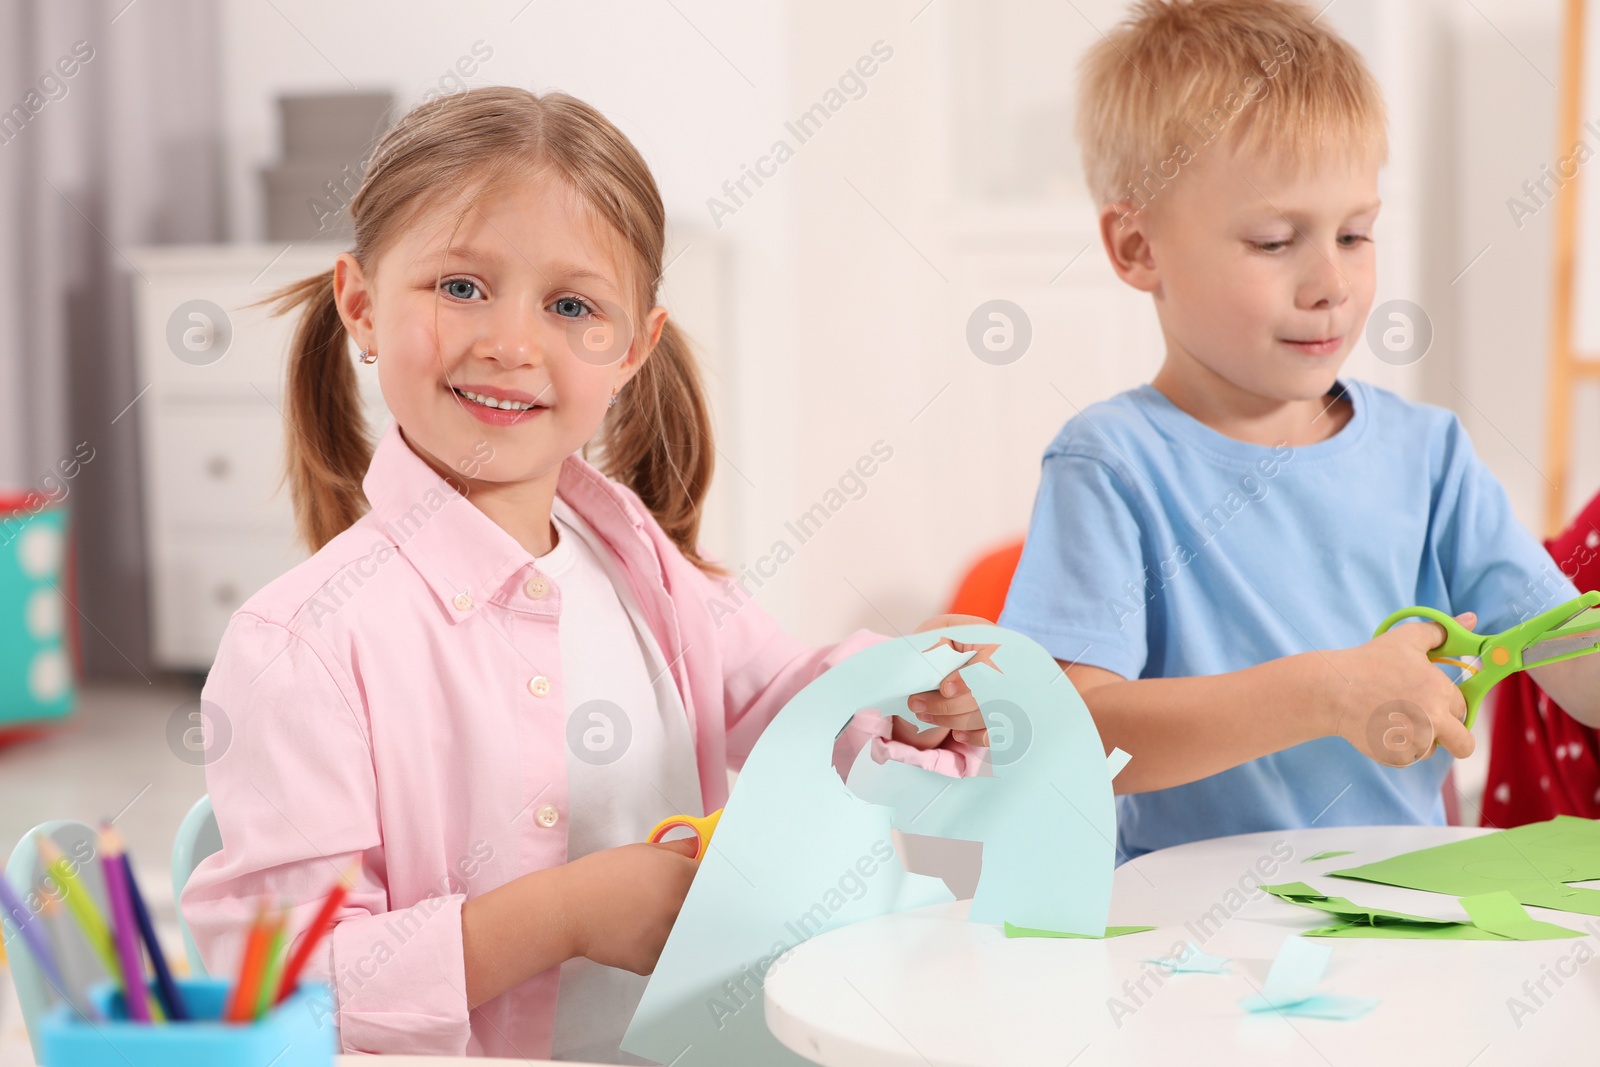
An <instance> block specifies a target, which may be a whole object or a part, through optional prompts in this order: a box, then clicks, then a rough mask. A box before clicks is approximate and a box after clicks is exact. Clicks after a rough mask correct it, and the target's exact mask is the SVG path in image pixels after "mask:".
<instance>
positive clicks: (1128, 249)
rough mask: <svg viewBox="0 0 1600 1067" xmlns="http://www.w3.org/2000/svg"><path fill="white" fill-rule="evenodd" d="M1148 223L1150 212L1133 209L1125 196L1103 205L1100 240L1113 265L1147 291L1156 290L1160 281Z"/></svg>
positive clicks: (1140, 288) (1130, 280)
mask: <svg viewBox="0 0 1600 1067" xmlns="http://www.w3.org/2000/svg"><path fill="white" fill-rule="evenodd" d="M1149 225H1150V218H1149V215H1148V213H1145V212H1135V211H1133V210H1132V205H1131V204H1129V203H1128V201H1126V200H1117V201H1113V202H1112V203H1109V204H1107V205H1106V206H1105V207H1103V208H1101V209H1100V243H1101V244H1102V245H1104V246H1105V250H1106V256H1107V258H1109V259H1110V260H1111V269H1112V270H1114V271H1116V272H1117V277H1119V278H1121V279H1122V280H1123V281H1125V282H1127V283H1128V284H1129V285H1131V286H1133V287H1134V288H1135V289H1138V290H1139V291H1140V292H1144V293H1151V292H1154V291H1155V290H1156V288H1157V287H1158V286H1159V285H1160V284H1161V275H1160V272H1159V271H1158V270H1157V269H1156V261H1155V256H1154V254H1153V253H1152V250H1151V247H1150V235H1149Z"/></svg>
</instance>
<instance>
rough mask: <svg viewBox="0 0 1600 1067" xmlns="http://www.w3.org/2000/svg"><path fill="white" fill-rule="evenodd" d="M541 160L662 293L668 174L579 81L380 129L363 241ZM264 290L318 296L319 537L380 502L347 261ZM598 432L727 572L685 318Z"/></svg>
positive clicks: (289, 297) (622, 470) (384, 241)
mask: <svg viewBox="0 0 1600 1067" xmlns="http://www.w3.org/2000/svg"><path fill="white" fill-rule="evenodd" d="M536 173H537V174H549V175H553V176H555V177H557V178H559V179H560V180H561V181H563V182H565V183H566V184H567V185H568V186H569V187H570V188H571V190H572V191H573V192H574V193H576V194H577V196H578V197H579V198H580V200H581V201H582V202H583V203H584V204H585V205H586V206H587V207H588V208H589V209H590V210H592V211H593V212H594V213H595V215H596V216H597V217H598V218H599V219H601V220H604V222H605V223H606V224H607V225H608V226H609V227H610V228H611V229H612V230H614V231H615V232H616V234H617V235H618V236H620V237H621V239H622V241H621V243H622V244H623V245H624V246H625V247H626V248H627V249H628V250H629V253H630V255H631V266H632V267H633V270H632V271H631V274H632V276H633V277H634V279H636V287H637V289H638V292H637V293H636V294H635V304H636V308H637V310H639V311H644V310H646V309H648V308H650V307H653V306H654V305H655V304H656V302H657V301H656V290H657V286H658V285H659V283H660V278H661V260H662V252H663V246H664V244H665V226H666V213H665V211H664V209H663V208H662V205H661V194H660V193H659V192H658V191H657V189H656V183H655V179H654V178H652V177H651V175H650V169H649V168H648V167H647V166H646V165H645V162H644V159H643V158H642V157H640V155H639V152H638V150H637V149H635V148H634V146H633V144H632V143H631V142H630V141H629V140H628V139H627V137H625V136H624V135H623V134H622V131H620V130H618V129H617V128H616V127H615V126H613V125H612V124H611V122H610V121H609V120H608V119H606V117H605V116H604V115H602V114H600V112H598V111H596V110H595V109H594V108H592V107H590V106H589V105H588V104H585V103H584V102H583V101H581V100H577V99H574V98H573V97H570V96H567V95H566V94H564V93H546V94H544V95H543V96H538V95H535V94H533V93H531V92H528V91H527V90H526V89H518V88H514V87H511V86H491V87H486V88H481V89H472V90H469V91H466V92H461V93H456V94H452V95H449V96H444V97H441V98H439V99H437V100H432V101H429V102H427V103H424V104H422V105H420V106H418V107H417V108H415V109H413V110H412V111H411V112H410V113H409V114H407V115H406V116H405V117H404V118H403V119H401V120H400V122H399V123H397V124H396V125H395V126H394V127H393V128H392V129H390V130H389V132H388V133H386V134H385V135H384V136H383V138H382V139H381V140H380V141H379V142H378V145H377V147H376V149H374V151H373V154H372V159H371V162H370V164H369V166H368V168H367V172H366V174H365V176H364V178H363V180H362V182H361V188H360V189H359V190H358V191H357V192H356V195H355V197H354V198H353V199H352V200H351V201H350V214H351V217H352V220H353V222H354V223H355V247H354V248H352V249H351V254H352V255H354V256H355V258H356V259H357V261H359V262H360V263H361V265H362V268H363V269H364V270H366V271H369V272H370V271H372V270H373V269H374V268H375V266H376V265H377V261H378V257H379V255H381V254H382V252H383V250H384V249H385V248H386V247H387V245H388V244H389V242H391V241H392V240H393V239H394V238H395V237H396V235H397V234H398V233H399V232H400V231H401V229H402V228H403V227H404V226H405V225H406V224H408V223H409V222H410V221H412V220H413V219H415V218H416V217H417V216H418V214H419V213H420V212H422V211H423V210H425V209H426V208H428V207H429V206H431V205H432V204H433V203H434V202H435V200H436V199H437V197H438V196H439V195H440V194H441V192H446V193H448V192H454V191H459V190H463V189H469V188H474V187H475V188H476V192H475V194H474V196H473V198H472V201H473V202H475V201H476V200H477V199H478V198H480V197H482V196H483V195H484V194H485V193H486V192H488V191H490V190H492V189H495V188H498V187H502V186H506V185H510V184H513V183H515V182H517V181H520V180H526V179H527V178H528V177H529V176H530V175H532V174H536ZM471 208H472V202H469V203H468V204H467V206H466V207H465V208H463V209H462V211H461V212H460V214H459V215H458V216H457V218H456V225H457V226H458V227H459V225H460V223H461V220H462V219H463V218H465V216H466V214H467V212H468V211H470V210H471ZM442 269H443V266H442V264H441V271H442ZM441 277H442V274H441ZM261 303H263V304H272V305H273V311H274V314H278V315H282V314H285V313H287V312H289V311H292V310H294V309H296V308H301V307H303V308H304V309H305V311H304V315H303V316H302V317H301V319H300V323H299V326H298V327H297V329H296V330H295V334H294V340H293V342H292V344H291V346H290V350H289V382H288V403H289V408H288V411H287V413H286V418H287V421H288V423H289V426H288V433H287V434H286V435H285V436H286V438H287V443H288V471H287V478H288V481H289V483H290V488H291V492H292V494H293V499H294V510H295V525H296V528H297V531H298V533H299V536H300V538H301V540H303V541H304V542H305V543H306V545H307V546H308V547H309V548H310V550H311V551H313V552H315V551H316V550H318V549H319V548H321V547H322V546H323V545H325V544H327V543H328V541H330V540H331V539H332V538H333V537H334V536H336V535H337V534H339V533H340V532H341V531H343V530H344V529H346V528H347V527H349V526H350V524H351V523H353V522H355V521H356V520H357V519H358V518H360V517H361V516H362V514H364V513H365V512H366V510H367V507H368V505H367V499H366V494H365V493H364V492H363V491H362V488H361V481H362V478H363V477H364V476H365V475H366V471H367V466H368V465H369V464H370V463H371V461H372V450H373V442H372V439H371V437H370V436H369V434H368V431H367V426H366V421H365V419H364V418H363V417H362V414H361V405H360V396H359V394H358V391H357V385H356V373H355V368H354V366H353V365H352V361H351V358H350V353H349V347H348V338H347V336H346V333H345V328H344V322H343V321H342V320H341V319H340V318H339V311H338V308H337V306H336V305H335V303H334V295H333V270H332V269H331V268H330V269H329V270H327V271H325V272H323V273H322V274H317V275H314V276H312V277H310V278H305V279H303V280H301V281H299V282H296V283H294V284H292V285H288V286H285V287H284V288H282V289H280V290H278V291H276V292H274V293H273V294H272V295H271V296H269V297H268V298H267V299H266V300H263V301H261ZM595 444H597V445H598V447H599V450H600V457H599V461H598V462H599V466H600V468H601V470H603V471H604V472H605V473H606V474H607V476H609V477H611V478H614V479H616V480H617V481H619V482H621V483H623V484H624V485H626V486H628V487H629V488H630V489H632V490H633V491H634V492H635V493H637V494H638V495H639V497H640V499H642V500H643V501H644V504H645V506H646V507H648V508H649V509H650V512H651V514H653V515H654V516H655V518H656V521H657V522H658V523H660V525H661V528H662V529H663V530H664V531H665V532H666V533H667V535H668V536H669V537H671V538H672V541H673V543H674V544H675V545H677V547H678V549H679V550H680V551H681V552H682V553H683V554H684V556H685V557H687V558H688V559H689V560H691V561H692V562H694V563H695V564H696V565H697V566H699V567H700V568H701V569H702V570H705V571H707V572H709V573H721V571H720V569H719V568H717V567H715V566H713V565H712V564H710V563H708V562H707V561H706V560H704V559H702V558H701V557H700V554H699V549H698V545H697V543H696V542H697V536H698V531H699V527H700V506H701V504H702V503H703V502H704V500H705V495H706V491H707V489H708V488H709V487H710V484H711V472H712V464H713V459H714V455H715V453H714V451H713V449H712V444H711V420H710V416H709V414H708V411H707V407H706V402H705V396H704V392H703V389H702V387H701V384H700V375H699V371H698V369H697V367H696V365H695V359H694V353H693V351H692V350H691V349H690V347H689V344H688V341H687V340H686V339H685V338H684V336H683V334H682V333H681V332H680V331H679V330H678V328H677V327H676V326H675V325H674V324H673V322H672V320H671V319H670V318H669V319H668V320H667V322H666V325H665V326H663V328H662V330H661V337H660V339H659V341H658V342H657V343H656V346H655V350H654V351H653V353H652V354H651V356H650V358H649V359H647V360H646V361H645V362H644V365H643V366H642V367H641V368H640V369H639V371H638V372H637V373H636V374H635V376H634V378H633V379H632V380H631V381H630V382H629V384H628V387H627V388H625V389H624V390H622V392H621V394H620V395H619V396H618V398H617V403H616V406H615V407H613V408H611V409H610V411H608V412H607V414H606V418H605V421H604V422H603V423H602V424H601V427H600V432H599V434H598V435H597V437H596V440H595Z"/></svg>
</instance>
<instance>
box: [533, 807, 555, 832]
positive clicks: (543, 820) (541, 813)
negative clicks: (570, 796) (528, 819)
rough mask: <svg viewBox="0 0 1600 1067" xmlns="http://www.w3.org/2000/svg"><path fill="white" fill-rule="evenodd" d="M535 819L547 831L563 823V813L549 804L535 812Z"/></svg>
mask: <svg viewBox="0 0 1600 1067" xmlns="http://www.w3.org/2000/svg"><path fill="white" fill-rule="evenodd" d="M533 817H534V818H535V819H538V820H539V825H540V826H543V827H545V828H547V829H548V828H549V827H552V826H554V825H555V824H556V823H558V822H560V821H561V813H560V812H559V811H557V810H556V809H555V808H554V807H553V806H551V805H549V804H546V805H545V806H544V807H542V808H540V809H539V810H538V811H536V812H534V813H533Z"/></svg>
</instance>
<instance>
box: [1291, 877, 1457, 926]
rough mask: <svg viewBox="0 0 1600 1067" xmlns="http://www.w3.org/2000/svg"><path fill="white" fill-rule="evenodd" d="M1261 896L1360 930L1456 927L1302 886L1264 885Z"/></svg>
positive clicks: (1423, 916) (1303, 884) (1449, 923)
mask: <svg viewBox="0 0 1600 1067" xmlns="http://www.w3.org/2000/svg"><path fill="white" fill-rule="evenodd" d="M1261 888H1262V889H1263V890H1264V891H1265V892H1268V893H1271V894H1272V895H1273V896H1275V897H1277V898H1278V899H1279V900H1286V901H1288V902H1289V903H1291V904H1299V905H1301V906H1303V907H1307V908H1316V909H1317V910H1318V911H1325V912H1327V913H1328V914H1330V915H1337V916H1339V917H1340V918H1341V919H1343V920H1345V921H1346V922H1349V923H1354V924H1356V925H1360V926H1384V925H1389V924H1392V923H1413V924H1422V925H1437V926H1452V925H1457V921H1456V920H1454V919H1430V918H1428V917H1427V916H1425V915H1408V914H1407V913H1405V912H1403V911H1389V910H1387V909H1385V908H1368V907H1363V906H1362V905H1360V904H1357V903H1355V902H1354V901H1351V900H1347V899H1345V898H1344V897H1330V896H1327V895H1326V894H1324V893H1322V892H1319V891H1318V890H1316V889H1313V888H1311V887H1310V886H1308V885H1306V884H1305V883H1304V882H1287V883H1285V884H1283V885H1264V886H1262V887H1261Z"/></svg>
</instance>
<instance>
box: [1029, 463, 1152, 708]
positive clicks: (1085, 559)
mask: <svg viewBox="0 0 1600 1067" xmlns="http://www.w3.org/2000/svg"><path fill="white" fill-rule="evenodd" d="M1138 516H1139V509H1138V501H1137V499H1136V498H1135V497H1134V495H1133V492H1132V490H1130V489H1129V487H1128V483H1127V481H1126V480H1125V479H1124V478H1122V477H1121V476H1119V475H1118V474H1117V472H1116V471H1115V470H1113V469H1112V468H1111V466H1110V465H1109V464H1107V463H1105V462H1103V461H1101V460H1099V459H1096V458H1092V457H1089V456H1083V455H1078V454H1075V453H1068V454H1054V455H1047V456H1046V457H1045V461H1044V471H1043V476H1042V477H1041V479H1040V481H1039V495H1038V497H1037V498H1036V499H1035V501H1034V506H1033V518H1032V520H1031V521H1030V523H1029V526H1028V539H1027V542H1026V544H1025V545H1024V546H1023V549H1022V559H1021V560H1020V562H1019V563H1018V564H1017V571H1016V574H1015V575H1014V576H1013V577H1012V579H1011V590H1010V592H1009V593H1008V594H1007V597H1006V606H1005V610H1004V611H1003V612H1002V613H1001V615H1000V625H1001V626H1004V627H1006V628H1007V629H1011V630H1016V631H1017V632H1018V633H1022V634H1026V635H1027V636H1028V637H1031V638H1032V639H1033V640H1035V641H1037V642H1039V644H1040V645H1042V646H1043V647H1044V649H1045V651H1047V652H1049V653H1050V654H1051V655H1052V656H1054V657H1055V658H1056V659H1059V660H1068V661H1072V662H1076V663H1082V664H1086V665H1089V666H1094V667H1100V668H1103V669H1105V670H1108V671H1112V672H1113V673H1115V674H1118V675H1121V676H1122V677H1123V678H1137V677H1139V675H1140V672H1141V671H1143V669H1144V665H1145V660H1146V658H1147V656H1148V652H1149V640H1148V636H1147V633H1146V626H1147V624H1148V623H1147V620H1148V612H1146V611H1145V610H1144V609H1145V607H1146V604H1145V599H1144V590H1145V582H1144V566H1145V563H1144V549H1143V541H1144V537H1143V534H1142V532H1141V529H1140V525H1139V518H1138Z"/></svg>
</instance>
